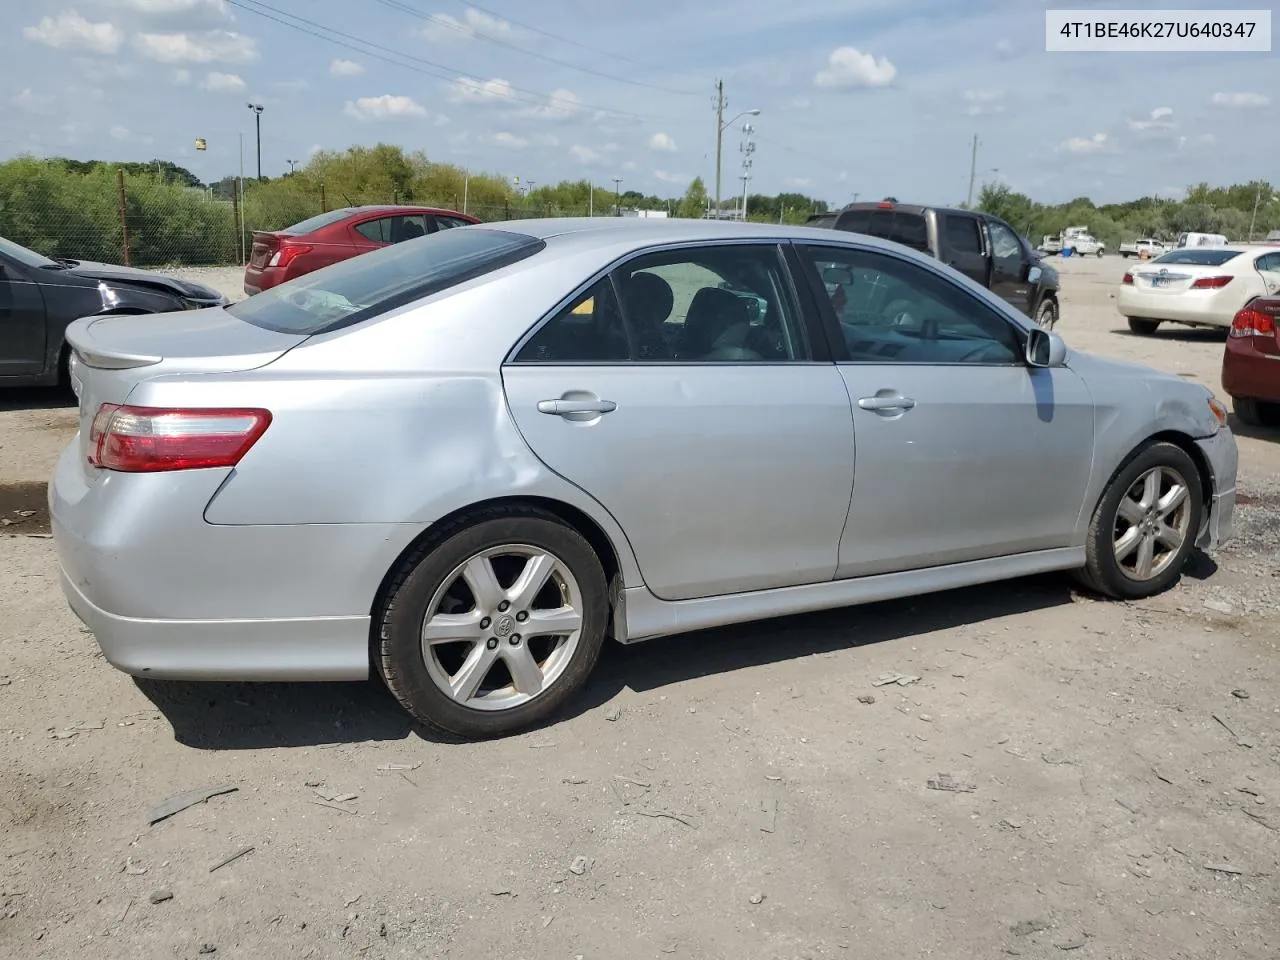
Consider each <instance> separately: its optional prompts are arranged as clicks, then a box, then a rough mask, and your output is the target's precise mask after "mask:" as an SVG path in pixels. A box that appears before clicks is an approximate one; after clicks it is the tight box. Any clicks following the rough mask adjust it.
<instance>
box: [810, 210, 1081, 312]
mask: <svg viewBox="0 0 1280 960" xmlns="http://www.w3.org/2000/svg"><path fill="white" fill-rule="evenodd" d="M808 226H811V227H827V228H830V229H834V230H849V231H851V232H853V233H865V234H867V235H868V236H872V237H880V238H881V239H883V240H892V241H893V242H895V243H900V244H902V245H903V246H906V247H911V248H912V249H913V250H919V251H921V252H922V253H927V254H929V255H930V256H932V257H936V258H937V259H939V260H941V261H942V262H943V263H945V264H947V265H948V266H950V267H954V268H955V269H956V270H959V271H960V272H961V273H963V274H964V275H965V276H967V277H970V278H971V279H973V280H976V281H977V282H978V283H980V284H982V285H983V286H984V287H986V288H987V289H988V290H990V291H991V292H992V293H994V294H995V295H996V296H998V297H1003V298H1004V299H1005V300H1007V301H1008V302H1009V303H1010V304H1011V305H1013V306H1014V307H1016V308H1017V309H1019V310H1021V311H1022V312H1023V313H1025V314H1026V315H1027V316H1029V317H1031V318H1033V319H1034V320H1035V321H1036V323H1038V324H1040V326H1042V327H1045V328H1046V329H1052V328H1053V326H1054V324H1056V323H1057V322H1058V272H1057V271H1056V270H1054V269H1053V268H1052V267H1050V266H1049V265H1047V264H1046V263H1044V262H1043V260H1042V259H1041V257H1040V254H1038V253H1037V252H1036V251H1035V250H1033V249H1032V247H1031V244H1029V243H1028V242H1027V241H1026V240H1025V239H1024V238H1023V237H1021V236H1019V235H1018V233H1017V231H1015V230H1014V229H1013V227H1011V226H1009V224H1007V223H1005V222H1004V221H1003V220H1001V219H1000V218H999V217H994V216H992V215H991V214H989V213H977V212H974V211H971V210H952V209H948V208H946V207H926V206H921V205H919V204H914V203H897V202H895V201H890V200H882V201H881V202H879V203H851V204H849V205H848V206H847V207H845V208H844V209H843V210H840V211H839V212H837V213H820V214H815V215H814V216H812V217H810V218H809V220H808Z"/></svg>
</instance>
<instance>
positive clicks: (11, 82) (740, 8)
mask: <svg viewBox="0 0 1280 960" xmlns="http://www.w3.org/2000/svg"><path fill="white" fill-rule="evenodd" d="M1253 5H1254V6H1265V4H1259V3H1257V2H1256V0H1255V2H1254V3H1253ZM1144 6H1158V7H1159V8H1162V9H1171V8H1172V9H1180V8H1197V9H1239V8H1240V7H1247V6H1249V3H1248V2H1241V0H1236V2H1228V3H1216V4H1215V3H1213V2H1210V0H1198V2H1195V3H1178V2H1176V0H1163V2H1161V3H1159V4H1158V5H1144V4H1142V3H1141V2H1140V0H1129V2H1127V3H1125V2H1120V3H1114V2H1113V3H1105V2H1090V0H1075V2H1074V3H1069V4H1068V3H1061V2H1057V3H1049V2H1044V0H703V2H702V3H701V4H698V5H691V4H684V3H678V2H676V0H643V2H639V0H595V2H589V0H555V2H551V0H523V2H516V0H485V3H484V5H483V6H482V7H476V6H470V5H467V4H465V3H459V2H452V0H35V2H32V3H28V4H17V3H8V4H0V63H3V64H4V68H3V70H0V157H10V156H14V155H16V154H20V153H34V154H36V155H40V156H67V157H74V158H79V159H108V160H141V161H145V160H151V159H154V158H161V159H167V160H172V161H173V162H175V163H177V164H179V165H182V166H185V167H187V168H188V169H190V170H192V171H193V172H194V173H195V174H196V175H197V176H199V177H200V178H201V179H203V180H206V181H212V180H216V179H218V178H220V177H222V176H224V175H227V174H234V173H236V172H238V170H239V169H240V164H241V162H242V157H243V163H244V170H245V173H246V174H249V175H252V174H253V173H254V172H256V158H255V131H254V113H253V111H251V110H250V109H249V108H248V106H247V104H248V103H250V102H253V103H258V104H261V105H262V106H263V113H262V115H261V124H262V133H261V136H262V166H263V173H264V174H267V175H278V174H280V173H283V172H286V171H287V170H288V169H289V161H291V160H292V161H294V162H295V163H303V162H305V161H306V160H307V158H308V157H309V156H311V155H312V154H313V153H314V152H315V151H316V150H319V149H326V150H341V149H343V148H345V147H347V146H349V145H352V144H366V145H372V144H373V143H376V142H379V141H382V142H387V143H395V144H399V145H401V146H403V147H404V148H406V149H409V150H422V151H425V152H426V154H427V155H428V156H429V157H430V158H431V159H433V160H438V161H443V162H450V163H457V164H460V165H463V166H465V167H468V168H470V169H472V170H475V171H484V172H491V173H497V174H501V175H503V176H506V177H510V178H514V177H520V179H521V182H522V183H525V184H527V183H528V182H529V181H533V182H534V184H535V185H536V184H539V183H549V182H557V181H560V180H576V179H582V178H586V179H590V180H592V181H594V182H596V183H598V184H600V185H601V186H605V187H609V188H612V187H613V185H614V184H613V181H614V178H615V177H620V178H621V188H622V189H623V190H629V189H635V190H640V191H642V192H644V193H656V194H659V195H661V196H679V195H680V194H682V193H683V192H684V190H685V189H686V187H687V186H688V184H689V182H690V180H692V178H693V177H695V176H701V177H703V178H704V180H705V181H706V183H707V186H708V189H709V190H711V191H712V192H713V193H714V190H715V152H716V117H715V112H714V95H715V83H716V81H717V79H719V80H722V81H723V83H724V90H725V96H726V99H727V101H728V108H727V110H726V113H725V121H726V129H725V132H724V138H723V161H722V175H721V184H722V186H721V195H722V196H723V197H725V198H728V197H732V196H735V195H737V194H738V193H740V192H741V189H742V180H741V179H740V175H741V173H742V172H743V168H742V163H741V161H742V157H743V153H742V151H741V147H742V145H743V142H744V140H745V139H748V138H749V139H750V140H751V141H752V142H753V143H754V152H752V153H751V155H750V157H751V161H752V164H751V169H750V175H751V179H750V181H749V190H750V192H752V193H765V194H774V193H777V192H780V191H784V190H785V191H798V192H803V193H807V194H810V195H812V196H816V197H820V198H822V199H825V200H827V201H828V202H830V203H833V204H842V203H847V202H849V201H851V200H854V199H855V198H858V197H860V198H862V199H880V198H882V197H884V196H888V195H892V196H895V197H897V198H898V199H899V200H902V201H904V202H905V201H908V200H911V201H918V202H929V203H957V202H960V201H963V200H964V199H965V197H966V194H967V192H968V188H969V179H970V166H971V158H972V149H971V148H972V142H973V137H975V136H976V137H977V138H978V150H977V161H976V165H975V166H976V180H977V184H978V186H979V187H980V186H981V184H982V183H984V182H1002V183H1005V184H1007V185H1008V186H1010V187H1011V188H1012V189H1014V190H1018V191H1021V192H1025V193H1027V194H1029V195H1031V196H1032V197H1033V198H1034V199H1037V200H1040V201H1043V202H1061V201H1065V200H1069V199H1071V198H1074V197H1078V196H1089V197H1091V198H1093V199H1094V200H1095V202H1099V203H1103V202H1116V201H1123V200H1129V199H1134V198H1136V197H1139V196H1144V195H1163V196H1170V197H1178V196H1181V195H1182V193H1183V191H1184V190H1185V188H1186V187H1188V186H1189V185H1192V184H1194V183H1198V182H1200V181H1208V182H1209V183H1211V184H1228V183H1236V182H1246V181H1249V180H1252V179H1268V178H1269V179H1270V180H1271V181H1272V182H1275V181H1276V180H1280V177H1277V175H1276V160H1275V158H1276V157H1277V156H1280V124H1277V123H1275V121H1274V117H1275V110H1276V108H1277V103H1276V98H1277V97H1280V93H1278V92H1277V90H1278V88H1280V84H1277V82H1276V81H1277V80H1278V79H1280V63H1278V62H1277V60H1276V58H1275V54H1273V53H1235V54H1230V53H1228V54H1221V53H1217V54H1214V53H1196V54H1176V53H1094V54H1090V53H1046V52H1045V14H1044V12H1045V10H1046V9H1050V8H1060V7H1069V8H1073V9H1093V10H1106V9H1132V8H1135V7H1144ZM299 18H302V19H299ZM753 109H754V110H759V111H760V112H759V115H757V116H748V117H745V118H740V117H738V114H740V113H741V112H742V111H745V110H753ZM729 121H732V122H729ZM744 123H749V124H750V125H751V126H752V127H753V128H754V129H753V131H752V132H751V133H750V134H744V132H743V130H742V127H743V124H744ZM198 137H199V138H204V139H205V140H206V142H207V144H208V149H207V150H206V151H203V152H197V151H196V149H195V146H194V143H195V140H196V138H198ZM242 138H243V154H242V152H241V151H242V148H241V140H242Z"/></svg>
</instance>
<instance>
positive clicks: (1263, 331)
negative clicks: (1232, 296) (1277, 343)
mask: <svg viewBox="0 0 1280 960" xmlns="http://www.w3.org/2000/svg"><path fill="white" fill-rule="evenodd" d="M1277 313H1280V301H1277V302H1275V303H1251V304H1249V305H1248V306H1247V307H1245V308H1244V309H1243V310H1241V311H1240V312H1239V313H1237V314H1236V315H1235V317H1234V318H1232V320H1231V330H1230V331H1229V335H1230V336H1233V337H1274V336H1275V335H1276V314H1277Z"/></svg>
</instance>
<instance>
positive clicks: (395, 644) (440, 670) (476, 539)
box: [377, 508, 609, 739]
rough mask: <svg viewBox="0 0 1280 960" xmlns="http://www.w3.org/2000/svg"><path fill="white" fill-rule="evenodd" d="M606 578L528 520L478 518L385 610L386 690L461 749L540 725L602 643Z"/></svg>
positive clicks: (560, 530)
mask: <svg viewBox="0 0 1280 960" xmlns="http://www.w3.org/2000/svg"><path fill="white" fill-rule="evenodd" d="M608 609H609V603H608V592H607V588H606V584H605V577H604V571H603V570H602V568H601V566H600V561H599V559H598V558H597V557H596V555H595V552H594V551H593V550H592V548H591V545H590V544H588V543H587V541H586V540H585V539H584V538H583V537H582V536H581V535H580V534H579V533H578V532H577V531H576V530H574V529H572V528H571V527H569V526H566V525H565V524H564V523H562V522H561V521H560V520H559V519H557V518H556V517H554V516H552V515H550V514H547V513H543V512H542V511H538V510H533V509H513V508H498V509H493V510H486V511H484V512H482V513H479V514H477V515H475V516H472V517H470V518H466V520H464V521H460V522H458V523H455V524H451V525H450V528H449V529H446V530H444V531H442V532H441V534H440V536H439V537H437V538H436V539H434V540H433V541H432V542H431V543H430V544H428V545H425V546H424V548H423V549H422V550H420V551H419V552H418V553H417V554H416V555H415V556H411V557H410V558H409V559H408V560H407V561H406V562H405V564H404V566H403V567H402V569H401V571H400V574H399V575H398V577H397V579H396V582H395V584H394V585H393V587H392V589H391V592H390V596H389V599H388V601H387V603H386V604H385V606H384V609H383V614H382V623H381V630H380V635H379V641H378V650H377V652H378V659H379V668H380V671H381V673H382V677H383V680H384V681H385V682H386V684H387V687H388V688H389V689H390V690H391V693H392V694H393V695H394V696H395V697H396V699H397V700H399V701H400V703H401V705H402V706H403V707H404V708H405V709H406V710H408V711H409V713H411V714H412V715H413V716H414V717H416V718H417V719H419V720H421V721H423V722H424V723H427V724H430V725H431V726H434V727H438V728H440V729H442V730H445V731H448V732H449V733H453V734H456V735H458V736H462V737H467V738H476V739H478V738H484V737H496V736H503V735H506V734H510V733H515V732H517V731H519V730H523V729H527V728H529V727H531V726H534V725H536V724H538V723H541V722H543V721H545V720H547V719H549V718H550V717H551V716H552V715H553V714H554V713H555V712H556V711H557V710H558V709H559V708H560V707H561V706H562V705H563V704H564V702H565V701H566V700H567V699H568V698H569V697H570V696H572V695H573V694H574V693H575V692H576V691H577V690H578V688H580V687H581V686H582V684H583V682H584V681H585V680H586V678H587V675H588V674H590V672H591V670H592V668H593V667H594V666H595V664H596V660H597V659H598V658H599V656H600V649H601V647H602V645H603V643H604V634H605V628H606V624H607V620H608Z"/></svg>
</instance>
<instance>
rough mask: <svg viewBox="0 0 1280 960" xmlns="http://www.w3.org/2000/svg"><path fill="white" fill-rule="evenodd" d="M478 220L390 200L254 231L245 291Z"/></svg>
mask: <svg viewBox="0 0 1280 960" xmlns="http://www.w3.org/2000/svg"><path fill="white" fill-rule="evenodd" d="M479 222H480V221H479V220H477V219H476V218H475V217H471V216H468V215H467V214H465V213H458V212H457V211H456V210H439V209H436V208H435V207H410V206H390V205H388V206H384V207H381V206H380V207H343V208H342V209H341V210H330V211H329V212H328V213H322V214H320V215H319V216H315V217H311V218H309V219H307V220H303V221H302V222H301V223H295V224H294V225H293V226H292V227H286V228H285V229H283V230H275V231H263V230H260V231H255V232H254V234H253V252H252V253H251V254H250V256H249V264H248V266H246V267H245V268H244V292H245V293H247V294H249V295H250V296H252V295H253V294H255V293H259V292H260V291H262V290H266V289H267V288H268V287H274V286H275V285H276V284H279V283H284V282H285V281H286V280H292V279H293V278H294V277H300V276H302V275H303V274H304V273H310V272H311V271H313V270H319V269H320V268H321V267H327V266H328V265H329V264H331V263H337V262H338V261H339V260H349V259H351V258H352V257H355V256H359V255H360V254H362V253H368V252H369V251H370V250H377V249H378V248H379V247H385V246H388V245H390V244H393V243H399V242H400V241H402V240H413V239H415V238H417V237H421V236H424V235H426V234H428V233H435V232H436V231H437V230H447V229H449V228H450V227H465V226H466V225H468V224H471V223H479Z"/></svg>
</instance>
